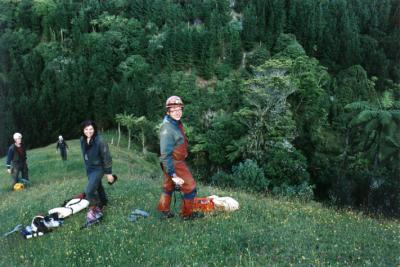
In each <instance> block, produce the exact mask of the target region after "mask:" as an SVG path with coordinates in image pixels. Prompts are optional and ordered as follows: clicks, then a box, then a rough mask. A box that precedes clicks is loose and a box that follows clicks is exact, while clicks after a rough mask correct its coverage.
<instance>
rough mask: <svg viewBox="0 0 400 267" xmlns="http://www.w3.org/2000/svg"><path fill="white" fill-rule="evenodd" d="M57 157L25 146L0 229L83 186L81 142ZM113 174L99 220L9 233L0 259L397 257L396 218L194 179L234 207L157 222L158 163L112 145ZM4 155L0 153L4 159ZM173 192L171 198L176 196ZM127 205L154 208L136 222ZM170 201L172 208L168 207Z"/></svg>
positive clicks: (258, 261)
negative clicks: (19, 183) (23, 183)
mask: <svg viewBox="0 0 400 267" xmlns="http://www.w3.org/2000/svg"><path fill="white" fill-rule="evenodd" d="M68 144H69V145H70V147H71V149H70V152H69V160H68V161H67V162H62V161H61V160H60V157H59V155H58V154H56V152H55V145H50V146H48V147H44V148H39V149H34V150H31V151H28V164H29V168H30V174H31V180H32V185H31V187H30V188H29V189H27V190H25V191H23V192H11V191H10V190H9V189H8V187H9V184H10V178H9V177H8V174H7V173H6V172H5V171H3V172H2V174H1V177H0V178H1V180H0V190H1V192H0V214H1V224H0V233H5V232H7V231H9V230H10V229H12V228H13V227H14V226H15V225H17V224H20V223H22V224H24V225H27V224H29V223H30V221H31V219H32V217H33V216H35V215H37V214H39V213H45V212H46V211H47V210H49V209H51V208H54V207H57V206H58V205H59V204H61V203H62V202H63V201H64V200H65V199H67V198H69V197H71V196H72V195H74V194H76V193H79V192H81V191H82V190H83V188H84V186H85V184H86V177H85V173H84V169H83V165H82V158H81V155H80V150H79V146H78V141H77V140H73V141H69V142H68ZM111 152H112V155H113V159H114V166H113V169H114V172H115V173H116V174H118V175H119V177H120V180H119V181H118V182H117V183H116V184H115V185H114V186H112V187H111V186H108V185H105V186H106V191H107V193H108V195H109V200H110V204H109V206H108V207H107V209H106V211H105V218H104V222H103V223H102V224H101V225H97V226H95V227H93V228H91V229H85V230H80V229H79V228H80V226H81V225H82V224H83V223H84V221H85V212H81V213H79V214H76V215H74V216H71V217H70V218H67V219H66V221H65V224H64V226H62V227H61V228H58V229H56V230H55V231H54V232H52V233H49V234H47V235H45V236H42V237H39V238H35V239H30V240H24V239H23V238H22V236H21V235H20V234H13V235H11V236H8V237H6V238H3V237H2V238H1V239H0V240H1V241H0V255H1V263H0V265H1V266H54V265H61V266H195V265H197V266H239V265H240V266H272V265H274V266H275V265H277V266H288V265H301V266H329V265H335V266H337V265H338V266H345V265H351V266H398V265H399V264H400V257H399V253H398V252H399V251H400V223H399V221H389V220H384V219H382V220H378V219H372V218H369V217H366V216H364V215H362V214H357V213H354V212H351V211H340V212H338V211H335V210H333V209H329V208H325V207H322V206H321V205H320V204H318V203H315V202H311V203H298V202H296V201H284V200H278V199H273V198H268V197H259V196H257V195H252V194H247V193H244V192H236V191H230V190H225V189H219V188H214V187H208V186H200V187H199V195H200V196H207V195H210V194H217V195H220V196H232V197H234V198H235V199H237V200H238V201H239V203H240V205H241V208H240V210H239V211H237V212H233V213H218V214H214V215H209V216H207V217H206V218H204V219H201V220H198V221H193V222H183V221H181V220H180V219H179V218H173V219H171V220H168V221H160V220H159V219H158V218H157V215H156V209H155V207H156V203H157V201H158V197H159V194H160V186H161V173H160V171H159V170H158V164H157V163H156V162H155V161H154V160H153V161H154V162H151V161H152V160H150V161H146V160H144V159H143V158H142V156H140V155H139V153H138V152H136V151H132V150H131V151H127V150H125V149H122V148H117V147H115V146H113V145H111ZM4 160H5V159H4V158H2V159H1V161H2V162H4ZM178 203H179V200H177V205H179V204H178ZM134 208H141V209H144V210H146V211H149V212H150V213H151V216H150V217H149V218H147V219H142V220H139V221H137V222H135V223H132V222H129V221H128V220H127V217H128V215H129V214H130V212H131V210H132V209H134ZM175 209H176V210H177V209H178V207H176V208H175Z"/></svg>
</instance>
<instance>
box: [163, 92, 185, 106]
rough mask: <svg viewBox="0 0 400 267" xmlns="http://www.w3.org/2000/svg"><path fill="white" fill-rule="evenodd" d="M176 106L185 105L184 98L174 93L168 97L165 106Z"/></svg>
mask: <svg viewBox="0 0 400 267" xmlns="http://www.w3.org/2000/svg"><path fill="white" fill-rule="evenodd" d="M175 106H178V107H184V105H183V101H182V99H181V98H180V97H179V96H176V95H173V96H170V97H169V98H168V99H167V101H166V102H165V107H166V108H167V109H169V108H172V107H175Z"/></svg>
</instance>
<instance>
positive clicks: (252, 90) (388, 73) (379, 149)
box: [0, 0, 400, 216]
mask: <svg viewBox="0 0 400 267" xmlns="http://www.w3.org/2000/svg"><path fill="white" fill-rule="evenodd" d="M0 10H1V11H0V61H1V64H0V125H1V127H2V131H0V154H1V155H4V154H5V152H6V149H7V147H8V145H9V144H10V143H11V141H12V140H11V138H10V137H11V136H12V133H13V132H14V131H20V132H22V134H23V135H24V142H25V144H26V145H27V146H28V148H34V147H39V146H44V145H47V144H49V143H54V142H55V140H56V139H57V136H58V135H59V134H62V135H63V136H64V137H65V138H66V139H72V138H77V137H78V135H79V132H78V128H79V126H78V125H79V123H80V122H81V121H82V120H84V119H87V118H92V119H94V120H95V121H96V122H97V123H98V124H99V126H100V128H102V129H104V130H109V129H116V128H117V127H118V125H119V124H122V125H126V126H128V127H125V128H129V131H126V133H127V134H128V133H129V135H132V136H133V137H134V139H133V141H134V142H136V143H137V145H138V146H139V147H141V148H142V149H143V152H144V153H146V152H147V151H148V152H149V153H150V152H153V153H158V134H157V126H158V125H159V124H160V122H161V119H162V116H163V113H164V112H165V110H164V103H165V100H166V98H167V97H168V96H170V95H179V96H181V97H182V98H183V100H184V102H185V114H184V120H183V122H184V124H185V127H186V128H187V133H188V138H189V144H190V148H191V156H190V163H191V165H192V168H193V170H194V171H195V173H196V176H197V177H198V178H199V179H200V181H202V182H204V183H211V184H215V185H219V186H227V187H235V188H242V189H245V190H248V191H254V192H260V193H273V194H277V195H283V196H296V197H300V198H303V199H310V198H316V199H319V200H328V201H329V202H330V203H333V204H336V205H346V206H348V205H350V206H353V207H361V208H363V209H365V210H368V211H373V212H379V213H384V214H388V215H397V216H398V215H399V214H400V131H399V129H400V84H399V83H400V64H399V62H400V49H399V48H400V2H399V1H398V0H381V1H376V0H263V1H261V0H247V1H246V0H238V1H218V0H191V1H190V0H187V1H183V0H182V1H172V0H171V1H165V0H164V1H161V0H129V1H128V0H110V1H100V0H85V1H74V0H65V1H53V0H37V1H32V0H21V1H15V0H1V1H0ZM125 128H124V127H123V129H125Z"/></svg>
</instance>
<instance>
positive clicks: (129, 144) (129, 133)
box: [128, 128, 131, 150]
mask: <svg viewBox="0 0 400 267" xmlns="http://www.w3.org/2000/svg"><path fill="white" fill-rule="evenodd" d="M129 149H131V128H128V150H129Z"/></svg>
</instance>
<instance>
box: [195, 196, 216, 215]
mask: <svg viewBox="0 0 400 267" xmlns="http://www.w3.org/2000/svg"><path fill="white" fill-rule="evenodd" d="M214 209H215V207H214V202H213V200H212V199H210V198H206V197H196V198H194V204H193V211H200V212H211V211H213V210H214Z"/></svg>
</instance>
